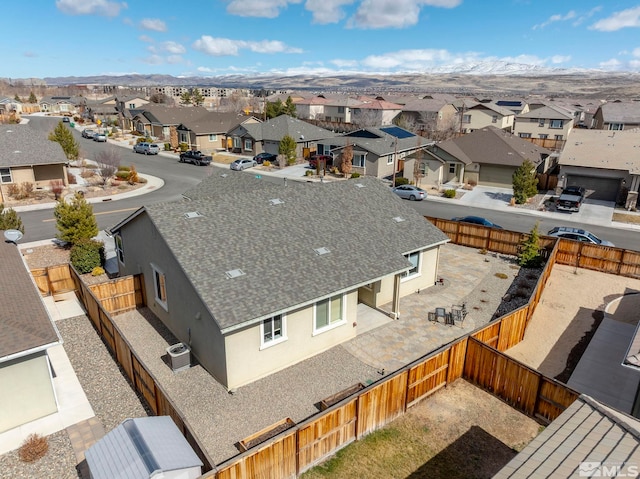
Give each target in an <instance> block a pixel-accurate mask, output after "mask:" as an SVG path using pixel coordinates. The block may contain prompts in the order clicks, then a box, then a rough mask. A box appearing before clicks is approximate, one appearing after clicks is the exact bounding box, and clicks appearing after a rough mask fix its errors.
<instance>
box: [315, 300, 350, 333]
mask: <svg viewBox="0 0 640 479" xmlns="http://www.w3.org/2000/svg"><path fill="white" fill-rule="evenodd" d="M338 297H340V299H341V301H342V304H341V306H342V309H341V312H340V316H341V318H340V319H337V320H333V321H332V320H331V301H332V300H334V299H336V298H338ZM325 301H327V302H328V303H329V304H328V305H327V312H328V314H329V320H328V322H327V324H326V325H325V326H321V327H320V328H318V327H317V312H318V303H322V302H325ZM343 324H347V298H346V295H345V294H337V295H335V296H331V297H330V298H327V299H323V300H322V301H318V302H317V303H316V304H314V305H313V336H315V335H316V334H320V333H324V332H326V331H329V330H331V329H335V328H337V327H339V326H342V325H343Z"/></svg>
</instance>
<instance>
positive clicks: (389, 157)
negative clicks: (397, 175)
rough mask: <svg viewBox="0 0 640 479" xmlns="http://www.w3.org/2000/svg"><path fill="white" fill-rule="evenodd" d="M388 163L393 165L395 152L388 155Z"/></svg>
mask: <svg viewBox="0 0 640 479" xmlns="http://www.w3.org/2000/svg"><path fill="white" fill-rule="evenodd" d="M387 165H393V154H391V155H389V156H388V157H387Z"/></svg>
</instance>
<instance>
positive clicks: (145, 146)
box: [133, 141, 160, 155]
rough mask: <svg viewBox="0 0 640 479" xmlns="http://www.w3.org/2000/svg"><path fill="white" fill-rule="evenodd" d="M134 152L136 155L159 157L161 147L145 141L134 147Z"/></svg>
mask: <svg viewBox="0 0 640 479" xmlns="http://www.w3.org/2000/svg"><path fill="white" fill-rule="evenodd" d="M133 151H135V152H136V153H144V154H145V155H157V154H158V153H159V152H160V147H159V146H158V145H156V144H155V143H147V142H145V141H143V142H140V143H137V144H135V145H133Z"/></svg>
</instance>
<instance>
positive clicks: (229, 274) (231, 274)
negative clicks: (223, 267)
mask: <svg viewBox="0 0 640 479" xmlns="http://www.w3.org/2000/svg"><path fill="white" fill-rule="evenodd" d="M224 274H225V275H226V276H227V278H228V279H233V278H239V277H240V276H244V274H245V273H244V271H242V270H241V269H232V270H231V271H225V272H224Z"/></svg>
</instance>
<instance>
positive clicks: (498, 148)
mask: <svg viewBox="0 0 640 479" xmlns="http://www.w3.org/2000/svg"><path fill="white" fill-rule="evenodd" d="M551 153H552V152H551V151H550V150H547V149H545V148H542V147H539V146H537V145H534V144H533V143H531V142H528V141H526V140H523V139H521V138H518V137H517V136H515V135H512V134H511V133H509V132H507V131H504V130H501V129H499V128H496V127H493V126H489V127H486V128H482V129H480V130H476V131H474V132H472V133H469V134H466V135H463V136H461V137H459V138H456V139H453V140H448V141H443V142H440V143H436V144H434V145H430V146H428V147H427V148H426V149H425V151H424V152H423V153H422V154H419V155H414V157H413V158H411V161H407V162H406V163H405V173H404V175H405V177H406V178H409V179H411V180H412V181H416V182H418V180H419V182H421V183H422V184H429V185H435V186H440V185H443V184H445V183H457V184H461V183H463V184H464V183H469V182H471V183H473V182H475V183H477V184H478V185H484V186H498V187H502V188H511V187H512V185H513V180H512V176H513V173H514V172H515V170H516V169H517V168H518V167H519V166H520V165H522V162H523V161H524V160H527V159H528V160H530V161H531V162H532V163H533V164H534V165H536V171H537V172H538V173H544V172H546V171H547V170H548V169H549V168H550V167H551V166H552V165H551V164H550V159H549V157H550V155H551ZM414 162H417V163H418V165H417V166H416V165H415V164H414ZM415 172H418V175H419V176H418V178H415V176H416V173H415Z"/></svg>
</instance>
